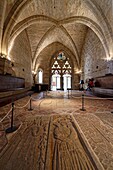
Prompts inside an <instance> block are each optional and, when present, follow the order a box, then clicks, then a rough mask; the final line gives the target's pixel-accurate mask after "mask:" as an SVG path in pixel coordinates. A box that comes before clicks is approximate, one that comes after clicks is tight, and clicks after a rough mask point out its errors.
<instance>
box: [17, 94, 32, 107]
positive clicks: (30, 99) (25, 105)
mask: <svg viewBox="0 0 113 170" xmlns="http://www.w3.org/2000/svg"><path fill="white" fill-rule="evenodd" d="M30 100H31V97H30V99H29V100H28V102H27V103H26V104H25V105H24V106H21V107H19V106H15V108H17V109H23V108H24V107H26V106H27V105H28V103H29V102H30Z"/></svg>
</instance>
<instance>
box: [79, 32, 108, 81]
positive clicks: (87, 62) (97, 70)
mask: <svg viewBox="0 0 113 170" xmlns="http://www.w3.org/2000/svg"><path fill="white" fill-rule="evenodd" d="M108 73H109V63H108V62H107V60H106V55H105V51H104V48H103V46H102V44H101V42H100V40H99V38H98V37H97V35H96V34H95V33H94V32H93V31H92V30H91V29H89V30H88V33H87V36H86V39H85V44H84V47H83V51H82V74H83V78H84V80H85V82H87V80H88V79H89V78H95V77H100V76H104V75H105V74H108Z"/></svg>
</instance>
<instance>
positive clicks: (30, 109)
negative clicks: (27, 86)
mask: <svg viewBox="0 0 113 170" xmlns="http://www.w3.org/2000/svg"><path fill="white" fill-rule="evenodd" d="M29 104H30V107H29V109H28V110H29V111H32V110H33V108H32V103H31V94H30V103H29Z"/></svg>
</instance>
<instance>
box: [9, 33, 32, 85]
mask: <svg viewBox="0 0 113 170" xmlns="http://www.w3.org/2000/svg"><path fill="white" fill-rule="evenodd" d="M10 58H11V61H12V62H13V67H12V68H13V70H14V73H15V76H17V77H22V78H25V86H26V87H28V86H31V85H32V83H33V79H32V74H31V73H32V71H31V64H32V60H31V50H30V44H29V41H28V37H27V34H26V31H23V32H22V33H21V34H20V35H19V36H17V38H16V39H15V41H14V45H13V48H12V50H11V52H10Z"/></svg>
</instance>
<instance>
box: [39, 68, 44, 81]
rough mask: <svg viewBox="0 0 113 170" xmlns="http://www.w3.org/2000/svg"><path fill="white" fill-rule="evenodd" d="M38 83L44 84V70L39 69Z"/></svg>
mask: <svg viewBox="0 0 113 170" xmlns="http://www.w3.org/2000/svg"><path fill="white" fill-rule="evenodd" d="M38 83H40V84H41V83H43V70H42V69H39V70H38Z"/></svg>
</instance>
